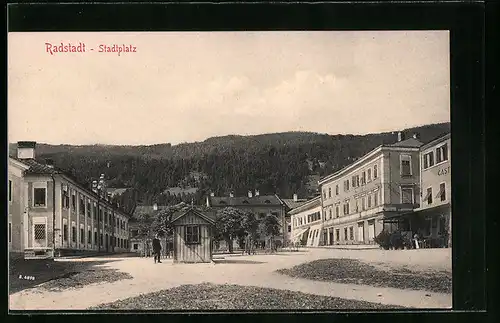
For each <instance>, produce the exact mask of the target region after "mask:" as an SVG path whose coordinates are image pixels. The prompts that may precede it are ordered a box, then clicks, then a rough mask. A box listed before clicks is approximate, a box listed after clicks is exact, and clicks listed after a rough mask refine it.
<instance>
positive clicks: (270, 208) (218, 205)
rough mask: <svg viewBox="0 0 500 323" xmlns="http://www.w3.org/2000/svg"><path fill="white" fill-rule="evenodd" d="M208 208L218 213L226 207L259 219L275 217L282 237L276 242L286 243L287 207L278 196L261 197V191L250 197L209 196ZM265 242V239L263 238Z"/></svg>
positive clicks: (251, 193) (277, 238) (249, 194)
mask: <svg viewBox="0 0 500 323" xmlns="http://www.w3.org/2000/svg"><path fill="white" fill-rule="evenodd" d="M206 205H207V207H210V208H212V209H213V210H215V211H217V210H219V209H223V208H225V207H234V208H237V209H241V210H242V211H245V212H252V213H253V214H255V216H256V217H257V219H263V218H265V217H266V216H267V215H274V216H275V217H276V218H277V219H278V221H279V223H280V235H279V236H278V237H276V239H275V240H276V241H278V240H279V241H280V242H281V243H282V244H283V243H285V242H286V239H287V232H288V224H287V221H286V207H285V205H284V203H283V201H282V200H281V199H280V198H279V197H278V196H277V195H260V194H259V191H255V194H254V193H253V192H252V191H249V192H248V196H243V197H235V196H233V194H230V195H229V196H213V195H212V194H211V196H207V200H206ZM262 239H263V240H264V237H262Z"/></svg>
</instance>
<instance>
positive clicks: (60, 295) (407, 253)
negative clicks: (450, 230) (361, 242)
mask: <svg viewBox="0 0 500 323" xmlns="http://www.w3.org/2000/svg"><path fill="white" fill-rule="evenodd" d="M324 258H352V259H360V260H362V261H364V262H367V263H370V264H373V265H376V266H378V267H380V268H383V269H387V270H390V269H391V268H395V267H397V268H401V267H406V268H409V269H412V270H421V271H427V270H446V271H451V249H420V250H398V251H396V250H387V251H385V250H338V249H310V250H304V251H300V252H285V253H279V254H275V255H253V256H241V255H240V256H224V259H218V260H216V263H215V264H173V263H172V261H171V260H164V261H163V263H161V264H154V262H153V259H152V258H129V257H127V258H122V259H119V261H115V262H111V263H109V264H107V265H106V266H109V267H110V268H113V269H117V270H118V271H122V272H126V273H129V274H130V275H132V276H133V279H128V280H122V281H117V282H113V283H98V284H91V285H88V286H85V287H83V288H79V289H67V290H64V291H59V292H51V291H45V290H43V289H42V288H39V287H38V288H32V289H28V290H24V291H21V292H18V293H15V294H12V295H11V296H10V309H11V310H37V309H38V310H66V309H72V310H84V309H86V308H88V307H91V306H96V305H99V304H102V303H109V302H113V301H116V300H119V299H124V298H128V297H133V296H137V295H140V294H144V293H149V292H155V291H159V290H162V289H168V288H173V287H177V286H180V285H184V284H198V283H204V282H206V283H214V284H226V283H227V284H237V285H243V286H257V287H268V288H276V289H284V290H291V291H300V292H304V293H309V294H316V295H323V296H334V297H341V298H345V299H355V300H362V301H368V302H376V303H381V304H387V305H399V306H405V307H414V308H450V307H451V302H452V295H451V294H441V293H431V292H426V291H414V290H399V289H394V288H381V287H380V288H379V287H371V286H365V285H351V284H339V283H332V282H322V281H311V280H305V279H297V278H291V277H287V276H285V275H280V274H277V273H275V270H277V269H281V268H290V267H293V266H295V265H298V264H300V263H304V262H308V261H312V260H316V259H324ZM99 259H102V258H99ZM93 260H94V261H95V260H96V258H86V259H78V260H77V259H73V260H64V261H93ZM113 260H117V259H116V258H114V259H113Z"/></svg>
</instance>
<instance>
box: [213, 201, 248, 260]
mask: <svg viewBox="0 0 500 323" xmlns="http://www.w3.org/2000/svg"><path fill="white" fill-rule="evenodd" d="M243 219H244V216H243V212H241V211H240V210H239V209H237V208H234V207H226V208H223V209H220V210H219V211H217V214H216V218H215V230H216V235H215V238H216V239H223V240H224V241H226V243H227V244H228V248H229V252H230V253H232V252H233V240H234V239H235V238H237V237H238V236H239V235H241V232H242V222H243Z"/></svg>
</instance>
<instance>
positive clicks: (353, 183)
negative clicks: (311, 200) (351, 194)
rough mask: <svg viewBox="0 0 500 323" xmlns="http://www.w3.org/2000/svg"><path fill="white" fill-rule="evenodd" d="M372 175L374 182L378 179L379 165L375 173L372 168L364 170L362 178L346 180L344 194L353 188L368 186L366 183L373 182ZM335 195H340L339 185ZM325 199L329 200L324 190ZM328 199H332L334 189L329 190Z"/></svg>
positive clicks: (355, 176)
mask: <svg viewBox="0 0 500 323" xmlns="http://www.w3.org/2000/svg"><path fill="white" fill-rule="evenodd" d="M372 174H373V180H375V179H377V178H378V165H374V166H373V172H372V168H368V169H367V170H364V171H363V172H361V177H360V175H359V174H358V175H353V176H352V177H351V179H350V180H349V179H346V180H344V192H347V191H349V190H350V189H351V187H352V188H356V187H359V186H362V185H366V183H368V182H371V181H372ZM335 195H339V185H338V184H337V185H336V186H335ZM323 198H325V199H326V198H327V194H326V190H323ZM328 198H332V188H331V187H329V188H328Z"/></svg>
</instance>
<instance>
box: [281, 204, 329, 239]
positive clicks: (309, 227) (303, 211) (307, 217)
mask: <svg viewBox="0 0 500 323" xmlns="http://www.w3.org/2000/svg"><path fill="white" fill-rule="evenodd" d="M289 214H290V217H291V222H292V234H291V236H292V238H291V239H292V242H293V243H294V244H295V245H297V244H298V245H302V246H308V247H317V246H319V242H320V235H321V234H322V228H323V219H322V217H321V214H322V207H321V197H320V196H318V197H315V198H313V199H311V200H309V201H306V202H304V203H302V204H301V205H299V206H297V207H296V208H294V209H292V210H291V211H290V212H289Z"/></svg>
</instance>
